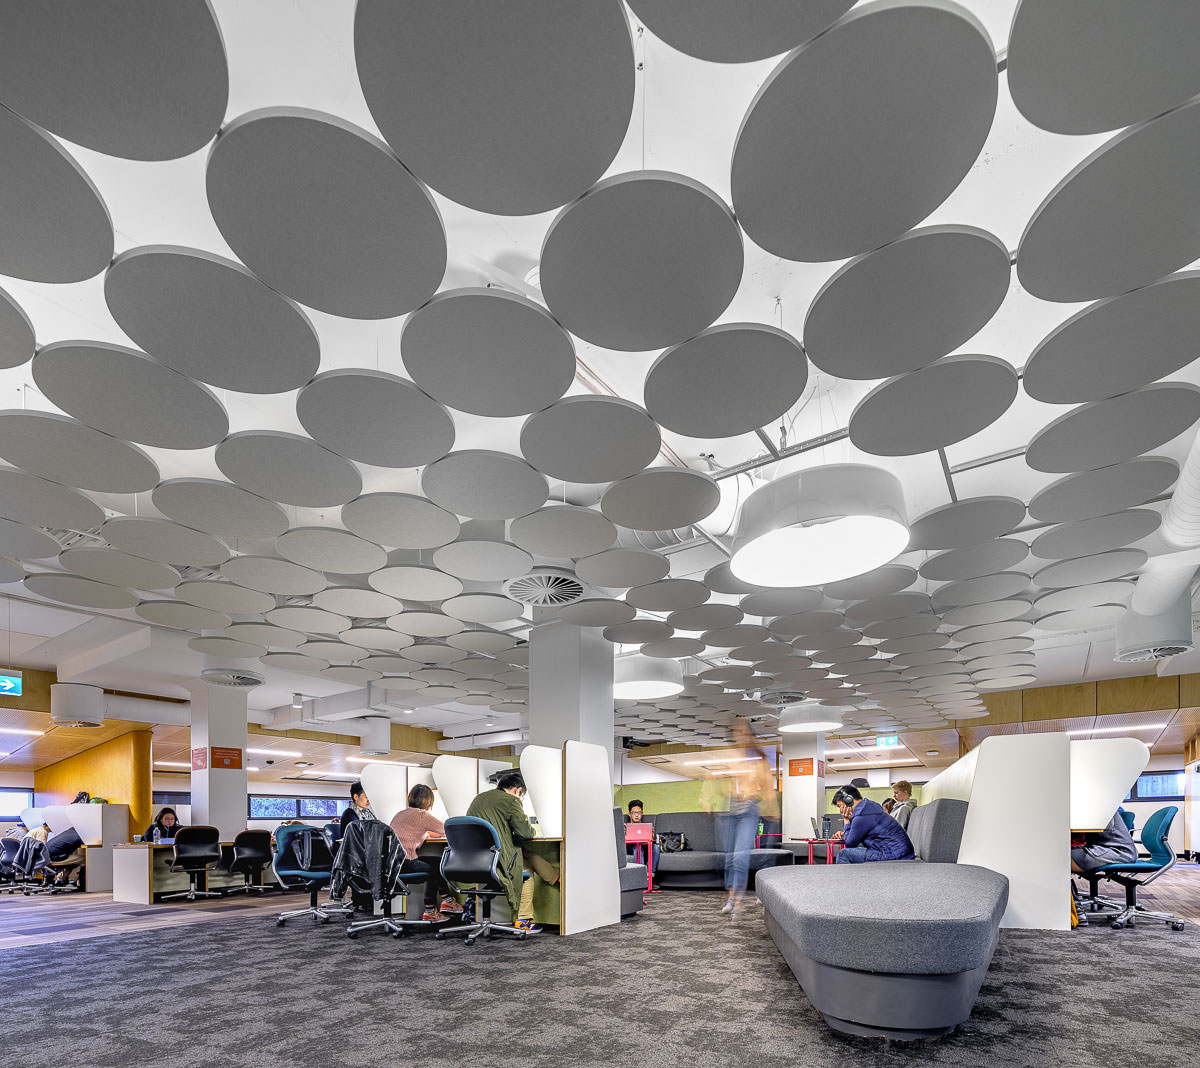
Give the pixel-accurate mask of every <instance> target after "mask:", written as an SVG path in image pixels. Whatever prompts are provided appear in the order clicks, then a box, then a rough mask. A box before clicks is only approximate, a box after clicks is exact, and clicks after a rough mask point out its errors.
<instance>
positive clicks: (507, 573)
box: [433, 538, 533, 582]
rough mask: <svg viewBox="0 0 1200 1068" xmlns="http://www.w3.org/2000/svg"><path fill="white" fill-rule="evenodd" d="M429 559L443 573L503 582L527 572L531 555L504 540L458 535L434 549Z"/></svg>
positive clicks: (472, 580) (530, 563)
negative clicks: (457, 538) (458, 538)
mask: <svg viewBox="0 0 1200 1068" xmlns="http://www.w3.org/2000/svg"><path fill="white" fill-rule="evenodd" d="M433 562H434V563H435V564H436V565H437V566H438V567H439V568H441V570H443V571H445V572H446V573H447V574H450V575H454V576H455V577H456V578H461V579H466V580H467V581H469V582H503V581H504V580H505V579H510V578H516V577H517V576H518V575H524V574H527V573H528V571H529V569H530V568H531V567H532V566H533V557H532V556H530V555H529V553H527V552H526V551H525V550H524V549H519V548H518V547H517V546H515V545H512V544H510V543H509V542H506V541H498V540H493V539H490V538H462V539H460V540H459V541H452V542H451V543H450V544H449V545H443V546H442V547H441V548H440V549H437V550H435V552H434V554H433Z"/></svg>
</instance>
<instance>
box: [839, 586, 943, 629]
mask: <svg viewBox="0 0 1200 1068" xmlns="http://www.w3.org/2000/svg"><path fill="white" fill-rule="evenodd" d="M928 611H929V595H928V594H924V593H919V592H917V591H916V590H912V591H910V592H908V593H890V594H887V595H885V596H883V597H871V598H868V599H867V600H865V601H859V602H858V603H857V604H852V605H849V606H847V608H846V618H847V619H857V620H862V621H863V622H865V623H879V622H881V621H883V620H885V619H903V618H906V617H908V616H913V615H917V614H919V613H924V612H928Z"/></svg>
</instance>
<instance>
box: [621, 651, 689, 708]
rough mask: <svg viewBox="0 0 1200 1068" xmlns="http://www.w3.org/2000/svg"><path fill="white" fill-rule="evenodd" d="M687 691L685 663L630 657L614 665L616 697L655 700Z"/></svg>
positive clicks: (654, 658)
mask: <svg viewBox="0 0 1200 1068" xmlns="http://www.w3.org/2000/svg"><path fill="white" fill-rule="evenodd" d="M682 692H683V665H682V664H680V662H679V661H678V660H669V659H665V658H659V657H648V656H626V657H622V658H621V659H620V660H618V661H617V662H616V663H615V664H614V665H613V697H615V698H617V699H618V700H626V699H635V700H639V701H654V700H659V699H661V698H663V697H674V696H675V695H676V694H677V693H682Z"/></svg>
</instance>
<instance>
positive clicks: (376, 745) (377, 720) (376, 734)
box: [358, 716, 392, 757]
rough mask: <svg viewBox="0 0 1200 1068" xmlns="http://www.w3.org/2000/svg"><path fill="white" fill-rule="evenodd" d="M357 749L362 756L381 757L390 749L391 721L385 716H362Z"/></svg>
mask: <svg viewBox="0 0 1200 1068" xmlns="http://www.w3.org/2000/svg"><path fill="white" fill-rule="evenodd" d="M362 722H363V733H362V738H360V739H359V742H358V749H359V752H360V753H362V755H363V756H365V757H366V756H373V757H382V756H387V755H388V753H390V752H391V751H392V721H391V720H390V719H388V718H387V717H386V716H364V717H363V721H362Z"/></svg>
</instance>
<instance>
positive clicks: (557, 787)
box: [521, 745, 563, 838]
mask: <svg viewBox="0 0 1200 1068" xmlns="http://www.w3.org/2000/svg"><path fill="white" fill-rule="evenodd" d="M521 775H522V776H523V777H524V779H525V785H526V786H527V787H528V788H529V792H528V793H527V794H526V795H525V799H526V800H527V801H530V802H531V803H532V806H533V809H534V812H536V813H537V818H538V827H539V828H541V832H542V834H543V835H545V836H546V837H547V838H561V837H562V836H563V751H562V750H561V749H556V748H554V747H553V746H549V745H527V746H526V747H525V748H524V749H523V750H521Z"/></svg>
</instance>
